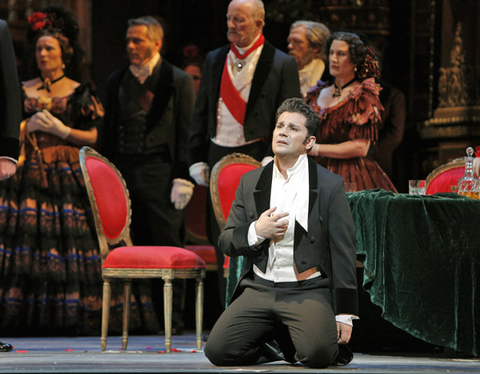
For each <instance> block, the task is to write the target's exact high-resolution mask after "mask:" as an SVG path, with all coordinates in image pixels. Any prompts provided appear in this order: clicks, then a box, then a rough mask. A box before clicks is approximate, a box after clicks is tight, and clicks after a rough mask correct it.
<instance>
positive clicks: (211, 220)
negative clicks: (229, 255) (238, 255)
mask: <svg viewBox="0 0 480 374" xmlns="http://www.w3.org/2000/svg"><path fill="white" fill-rule="evenodd" d="M267 148H268V147H267V144H266V143H264V142H262V141H258V142H255V143H251V144H248V145H244V146H241V147H220V146H218V145H216V144H215V143H212V142H210V146H209V148H208V166H209V168H210V173H211V172H212V171H213V167H214V166H215V164H216V163H217V162H218V161H220V159H221V158H222V157H224V156H227V155H230V154H232V153H243V154H245V155H248V156H251V157H253V158H254V159H255V160H257V161H262V159H263V157H264V156H265V154H266V152H267ZM207 190H208V194H207V212H206V225H207V227H206V230H207V237H208V240H209V241H210V243H212V244H213V246H214V247H215V257H216V258H217V266H218V271H217V275H218V288H219V293H220V303H221V305H222V308H224V307H225V299H226V293H227V282H226V279H225V277H224V276H223V263H224V261H225V256H224V254H223V252H222V250H221V249H220V247H219V246H218V237H219V236H220V228H219V227H218V223H217V220H216V218H215V213H214V210H213V205H212V198H211V196H210V189H207Z"/></svg>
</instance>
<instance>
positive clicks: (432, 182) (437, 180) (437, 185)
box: [425, 157, 465, 195]
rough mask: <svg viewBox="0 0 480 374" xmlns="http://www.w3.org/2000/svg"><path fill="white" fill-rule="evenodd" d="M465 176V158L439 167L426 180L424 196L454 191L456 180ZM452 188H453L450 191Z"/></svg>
mask: <svg viewBox="0 0 480 374" xmlns="http://www.w3.org/2000/svg"><path fill="white" fill-rule="evenodd" d="M464 174H465V157H461V158H457V159H455V160H453V161H450V162H447V163H446V164H443V165H440V166H439V167H437V168H436V169H435V170H433V171H432V172H431V173H430V174H428V176H427V179H426V192H425V193H426V194H427V195H433V194H436V193H439V192H454V191H456V187H457V183H458V179H459V178H461V177H463V175H464ZM452 187H453V188H454V189H453V190H452Z"/></svg>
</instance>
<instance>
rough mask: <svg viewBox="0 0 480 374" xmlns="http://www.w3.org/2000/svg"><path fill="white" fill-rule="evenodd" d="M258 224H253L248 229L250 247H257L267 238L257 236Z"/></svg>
mask: <svg viewBox="0 0 480 374" xmlns="http://www.w3.org/2000/svg"><path fill="white" fill-rule="evenodd" d="M256 222H257V221H254V222H252V223H251V224H250V227H249V228H248V245H249V246H250V247H254V246H257V245H259V244H260V243H262V242H263V241H264V240H265V238H262V237H261V236H258V235H257V230H255V223H256Z"/></svg>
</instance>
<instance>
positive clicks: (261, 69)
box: [245, 40, 275, 122]
mask: <svg viewBox="0 0 480 374" xmlns="http://www.w3.org/2000/svg"><path fill="white" fill-rule="evenodd" d="M274 57H275V47H274V46H273V45H271V44H270V43H269V42H268V41H267V40H265V43H264V45H263V50H262V53H261V54H260V58H259V60H258V63H257V67H256V69H255V74H254V75H253V80H252V87H251V89H250V95H249V97H248V103H247V108H246V110H245V122H246V121H247V119H248V115H249V114H250V113H251V111H252V110H253V107H254V106H255V103H256V102H257V99H258V97H259V96H260V93H261V92H262V88H263V85H264V83H265V80H266V79H267V77H268V73H269V72H270V69H271V68H272V66H273V58H274Z"/></svg>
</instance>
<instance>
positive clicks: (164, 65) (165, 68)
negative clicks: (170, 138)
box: [147, 59, 173, 133]
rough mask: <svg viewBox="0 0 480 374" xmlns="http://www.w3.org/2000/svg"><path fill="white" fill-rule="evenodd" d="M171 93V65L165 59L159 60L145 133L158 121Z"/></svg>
mask: <svg viewBox="0 0 480 374" xmlns="http://www.w3.org/2000/svg"><path fill="white" fill-rule="evenodd" d="M172 93H173V66H172V65H171V64H170V63H169V62H168V61H167V60H165V59H162V61H161V62H160V70H159V72H158V76H157V78H156V82H155V88H154V91H153V94H154V97H153V101H152V108H151V110H150V113H148V117H147V133H148V132H150V131H151V130H152V129H153V127H154V126H155V125H156V124H157V123H158V121H159V120H160V118H161V117H162V115H163V112H164V111H165V108H166V107H167V104H168V101H169V100H170V96H172Z"/></svg>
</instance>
